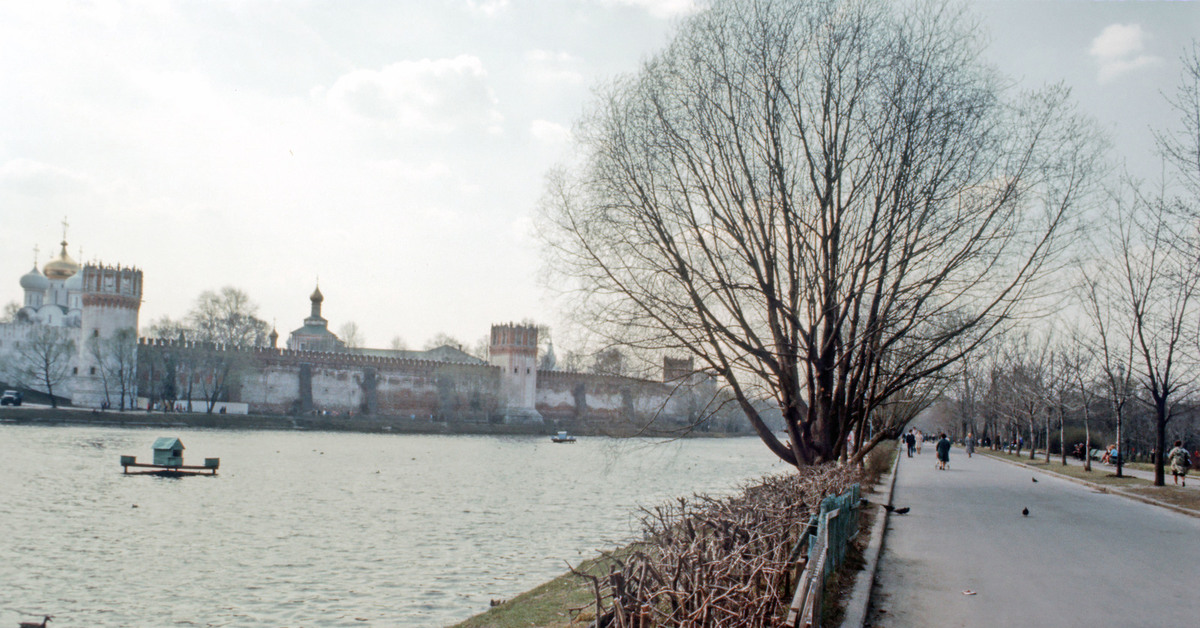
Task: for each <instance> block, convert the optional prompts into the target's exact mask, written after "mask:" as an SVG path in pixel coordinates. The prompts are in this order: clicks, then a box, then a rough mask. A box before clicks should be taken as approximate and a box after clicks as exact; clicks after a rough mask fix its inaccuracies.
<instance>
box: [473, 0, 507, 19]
mask: <svg viewBox="0 0 1200 628" xmlns="http://www.w3.org/2000/svg"><path fill="white" fill-rule="evenodd" d="M467 8H468V9H470V10H471V11H472V12H473V13H479V14H481V15H486V16H487V17H492V16H493V15H496V14H497V13H499V12H501V11H503V10H505V9H507V8H508V0H467Z"/></svg>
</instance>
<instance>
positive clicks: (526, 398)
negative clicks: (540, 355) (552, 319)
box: [489, 323, 543, 423]
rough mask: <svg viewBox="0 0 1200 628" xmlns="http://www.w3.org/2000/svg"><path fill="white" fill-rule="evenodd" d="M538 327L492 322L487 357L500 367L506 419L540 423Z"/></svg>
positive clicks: (515, 421)
mask: <svg viewBox="0 0 1200 628" xmlns="http://www.w3.org/2000/svg"><path fill="white" fill-rule="evenodd" d="M537 336H538V331H537V327H535V326H533V325H519V324H514V323H508V324H504V325H492V338H491V346H490V349H489V358H490V361H491V363H492V364H493V365H494V366H498V367H500V394H501V398H502V399H504V401H505V404H506V408H505V412H504V422H505V423H542V422H543V419H542V415H541V413H539V412H538V411H537V407H536V406H537Z"/></svg>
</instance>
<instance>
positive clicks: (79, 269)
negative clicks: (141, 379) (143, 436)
mask: <svg viewBox="0 0 1200 628" xmlns="http://www.w3.org/2000/svg"><path fill="white" fill-rule="evenodd" d="M66 227H67V223H66V222H65V221H64V222H63V238H62V241H61V242H60V243H59V246H60V247H61V248H60V250H59V252H58V256H57V257H55V258H54V259H51V260H50V261H49V262H47V263H46V264H45V265H44V266H42V268H41V269H39V268H38V266H37V250H36V249H34V264H33V268H31V269H30V270H29V272H27V273H25V274H24V275H22V276H21V279H20V285H21V290H22V291H23V292H24V298H23V302H22V303H21V304H20V305H21V307H20V308H19V309H18V310H17V311H16V313H15V315H14V316H13V317H12V320H11V321H10V322H7V323H0V381H3V382H4V383H5V384H6V385H8V386H13V387H23V388H27V389H31V390H38V391H42V392H47V393H50V394H53V396H54V397H59V398H63V399H70V400H71V402H72V403H73V404H74V405H82V406H84V407H103V406H105V405H109V406H114V407H125V406H131V405H132V404H133V401H134V396H133V395H134V392H135V391H134V388H133V386H121V385H119V383H117V384H114V382H113V381H111V379H112V378H111V377H109V376H110V375H111V373H110V372H109V371H110V370H119V367H118V368H117V369H112V368H110V367H112V364H110V362H113V361H116V362H118V363H120V364H124V363H125V362H129V360H126V359H124V358H125V357H127V356H122V355H118V354H122V353H125V352H129V353H131V354H132V353H136V347H135V345H136V342H137V328H138V312H139V310H140V309H141V303H142V271H141V270H138V269H136V268H129V267H122V266H107V265H103V264H99V263H87V264H82V265H81V264H80V263H79V262H76V261H75V260H74V259H72V258H71V255H70V254H69V253H67V233H66ZM48 329H55V330H58V331H57V332H55V333H54V334H53V337H54V338H56V339H57V342H59V343H60V344H62V345H63V346H64V347H68V348H69V351H68V352H67V353H66V356H65V357H63V356H59V357H58V358H57V360H56V363H55V364H54V365H53V366H52V367H50V366H47V365H45V364H43V365H41V366H39V365H38V364H36V362H38V361H39V359H42V358H44V357H45V356H43V355H40V354H42V353H45V350H44V348H38V347H36V346H35V345H38V344H39V343H41V344H43V345H44V344H45V340H44V339H45V338H47V337H49V336H48V335H47V334H46V333H44V332H45V331H46V330H48ZM114 339H120V340H119V341H118V340H114ZM126 339H127V340H126ZM122 343H125V344H128V346H127V347H126V346H123V345H122ZM118 345H121V346H118ZM44 361H45V360H43V362H44ZM125 370H126V371H131V370H132V369H125ZM51 371H52V372H51ZM134 376H135V374H134V373H129V374H128V375H122V377H134ZM46 379H51V380H52V382H51V385H50V386H47V384H46V381H45V380H46ZM55 380H56V381H55ZM48 387H49V388H53V390H52V391H50V390H47V388H48ZM118 391H124V393H121V392H118ZM114 394H117V396H118V397H121V398H120V399H114V397H113V395H114ZM126 397H127V398H126Z"/></svg>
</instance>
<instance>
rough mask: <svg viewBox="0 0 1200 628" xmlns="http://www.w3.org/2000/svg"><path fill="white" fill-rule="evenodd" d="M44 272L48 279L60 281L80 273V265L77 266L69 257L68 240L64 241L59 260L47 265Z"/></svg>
mask: <svg viewBox="0 0 1200 628" xmlns="http://www.w3.org/2000/svg"><path fill="white" fill-rule="evenodd" d="M42 272H44V273H46V278H47V279H51V280H54V279H57V280H60V281H61V280H63V279H67V278H69V277H70V276H71V275H74V274H75V273H78V272H79V264H76V263H75V260H73V259H71V256H70V255H67V241H66V240H63V241H62V251H61V252H60V253H59V254H58V259H56V260H54V261H52V262H50V263H48V264H46V266H45V268H43V269H42Z"/></svg>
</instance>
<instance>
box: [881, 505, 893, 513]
mask: <svg viewBox="0 0 1200 628" xmlns="http://www.w3.org/2000/svg"><path fill="white" fill-rule="evenodd" d="M883 509H884V510H886V511H888V512H892V511H893V510H895V509H896V507H895V506H893V505H891V504H884V505H883Z"/></svg>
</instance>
